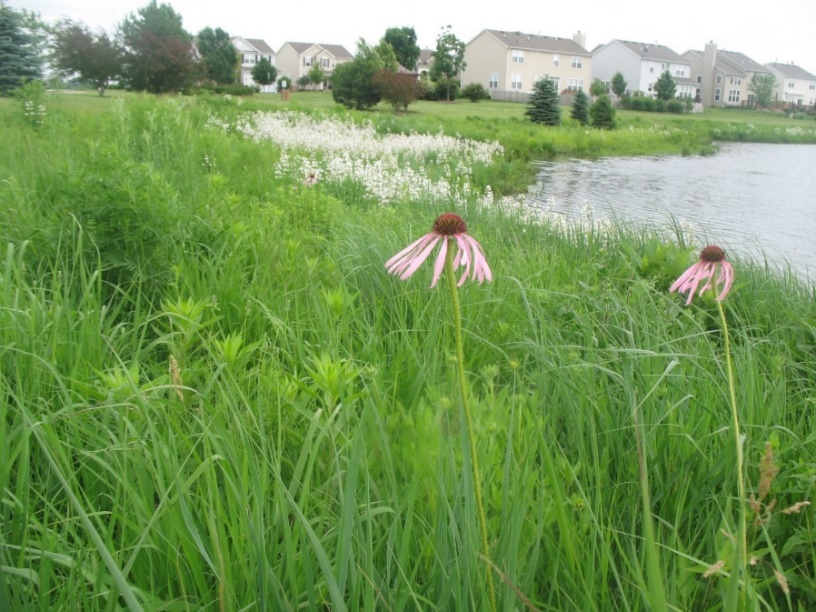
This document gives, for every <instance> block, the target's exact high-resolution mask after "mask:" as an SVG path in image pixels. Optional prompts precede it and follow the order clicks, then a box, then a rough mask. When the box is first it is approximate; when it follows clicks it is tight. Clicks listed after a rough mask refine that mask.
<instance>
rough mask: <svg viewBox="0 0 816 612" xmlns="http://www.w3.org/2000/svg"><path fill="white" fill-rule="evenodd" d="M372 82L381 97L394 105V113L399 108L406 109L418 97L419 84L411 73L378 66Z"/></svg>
mask: <svg viewBox="0 0 816 612" xmlns="http://www.w3.org/2000/svg"><path fill="white" fill-rule="evenodd" d="M374 83H375V84H376V85H377V87H378V88H379V90H380V93H381V94H382V97H383V99H384V100H385V101H386V102H388V103H389V104H390V105H391V106H392V107H394V112H395V113H396V112H398V111H399V110H400V109H402V110H404V111H407V110H408V106H409V105H410V104H413V103H414V102H416V100H417V98H418V97H419V84H418V81H417V79H416V76H415V75H413V74H409V73H404V72H394V71H392V70H386V69H385V68H380V69H379V70H378V71H377V72H376V73H375V74H374Z"/></svg>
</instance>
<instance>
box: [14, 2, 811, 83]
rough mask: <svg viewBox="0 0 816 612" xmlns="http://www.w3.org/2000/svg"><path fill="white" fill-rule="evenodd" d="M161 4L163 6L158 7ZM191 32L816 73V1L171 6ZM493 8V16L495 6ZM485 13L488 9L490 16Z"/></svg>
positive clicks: (95, 20)
mask: <svg viewBox="0 0 816 612" xmlns="http://www.w3.org/2000/svg"><path fill="white" fill-rule="evenodd" d="M148 3H149V0H10V1H9V2H8V4H9V5H10V6H12V7H14V8H18V9H19V8H26V9H29V10H32V11H34V12H38V13H40V15H41V17H42V18H43V20H45V21H46V22H49V23H50V22H53V21H56V20H57V19H59V18H61V17H70V18H71V19H74V20H77V21H82V22H84V23H86V24H88V25H89V26H91V28H93V29H99V28H101V29H104V30H106V31H107V32H108V33H113V32H114V30H115V29H116V26H117V24H119V23H120V22H121V21H122V20H123V19H124V18H125V17H126V16H127V15H129V14H130V13H135V12H136V11H137V10H138V9H139V8H141V7H143V6H146V5H147V4H148ZM160 3H161V2H160ZM169 4H170V5H171V6H172V7H173V8H174V9H175V11H176V12H177V13H179V14H181V16H182V19H183V25H184V28H185V29H186V30H187V31H188V32H190V33H192V34H195V33H197V32H199V31H200V30H201V29H203V28H205V27H207V26H210V27H212V28H217V27H220V28H222V29H224V30H226V31H227V32H229V33H230V34H231V35H233V36H236V35H238V36H243V37H245V38H262V39H264V40H265V41H266V42H267V43H268V44H269V46H270V47H272V49H274V50H275V51H277V50H278V49H280V47H281V46H282V45H283V43H284V42H286V41H294V42H318V43H327V44H340V45H344V46H345V47H346V48H347V49H348V50H349V51H350V52H351V53H354V52H355V49H356V42H357V39H359V38H361V37H362V38H365V39H366V41H367V42H369V43H376V42H377V41H378V40H379V39H380V38H381V37H382V36H383V34H384V33H385V30H386V29H387V28H389V27H403V26H409V27H413V28H414V30H415V31H416V33H417V39H418V42H419V44H420V46H421V47H427V48H433V47H435V46H436V36H437V34H439V32H440V30H441V28H442V27H444V26H446V25H448V24H450V25H451V26H452V28H453V32H454V33H455V34H456V36H458V37H459V38H460V39H462V40H464V41H465V42H468V41H470V40H471V39H472V38H474V37H475V36H476V35H477V34H478V33H479V32H481V31H482V30H484V29H495V30H508V31H521V32H524V33H526V34H542V35H546V36H559V37H571V36H572V35H573V34H574V33H575V32H577V31H578V30H581V31H582V32H584V33H585V34H586V40H587V49H588V50H589V51H591V50H592V49H593V48H594V47H595V46H596V45H599V44H604V43H606V42H609V41H610V40H612V39H614V38H620V39H623V40H631V41H635V42H647V43H659V44H661V45H666V46H668V47H670V48H671V49H673V50H674V51H676V52H677V53H681V54H682V53H683V52H685V51H687V50H689V49H702V48H703V46H704V45H705V43H706V42H707V41H709V40H713V41H714V42H716V43H717V45H718V47H719V48H720V49H726V50H729V51H739V52H741V53H744V54H745V55H747V56H748V57H750V58H751V59H753V60H755V61H757V62H759V63H761V64H765V63H767V62H774V61H778V62H792V63H794V64H797V65H799V66H801V67H802V68H804V69H805V70H807V71H808V72H810V73H812V74H816V0H786V1H785V2H774V3H767V2H765V3H758V2H734V1H729V2H717V1H715V0H679V1H677V2H659V1H656V0H623V1H621V2H610V1H609V0H585V1H584V2H575V3H571V2H558V3H556V2H544V1H543V0H516V1H515V2H509V3H508V4H506V5H505V4H504V3H503V2H497V3H496V4H492V3H491V2H487V1H484V2H474V1H473V0H467V1H466V0H408V1H404V2H388V1H383V0H345V1H343V0H301V1H296V0H290V1H289V2H286V1H284V2H263V3H262V2H258V1H257V0H256V1H254V2H225V1H224V0H172V1H171V2H169ZM491 6H492V7H495V8H488V7H491ZM483 7H484V8H483Z"/></svg>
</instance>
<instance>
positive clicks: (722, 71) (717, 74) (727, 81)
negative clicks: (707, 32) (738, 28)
mask: <svg viewBox="0 0 816 612" xmlns="http://www.w3.org/2000/svg"><path fill="white" fill-rule="evenodd" d="M683 57H684V58H686V59H687V60H688V61H689V62H691V71H692V75H693V77H694V97H695V99H698V98H699V101H700V102H702V103H703V106H745V105H746V104H752V103H753V100H754V97H755V96H754V94H753V93H752V92H751V90H750V85H751V79H752V78H753V76H754V75H755V74H770V73H771V70H770V69H769V68H768V67H766V66H763V65H762V64H759V63H758V62H755V61H754V60H752V59H751V58H750V57H748V56H747V55H745V54H743V53H738V52H736V51H723V50H720V49H717V45H716V44H715V43H714V42H709V43H706V45H705V49H704V50H703V51H693V50H690V51H686V52H685V53H684V54H683Z"/></svg>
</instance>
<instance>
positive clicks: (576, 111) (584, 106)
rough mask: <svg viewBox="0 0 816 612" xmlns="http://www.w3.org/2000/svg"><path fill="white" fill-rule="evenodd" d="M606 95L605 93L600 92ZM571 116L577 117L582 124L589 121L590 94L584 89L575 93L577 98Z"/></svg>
mask: <svg viewBox="0 0 816 612" xmlns="http://www.w3.org/2000/svg"><path fill="white" fill-rule="evenodd" d="M600 95H602V96H603V95H605V94H600ZM570 117H572V118H573V119H575V120H576V121H577V122H578V123H580V124H581V125H586V124H587V123H589V96H587V95H586V94H585V93H584V92H583V90H578V91H577V92H576V93H575V100H574V101H573V103H572V111H571V112H570Z"/></svg>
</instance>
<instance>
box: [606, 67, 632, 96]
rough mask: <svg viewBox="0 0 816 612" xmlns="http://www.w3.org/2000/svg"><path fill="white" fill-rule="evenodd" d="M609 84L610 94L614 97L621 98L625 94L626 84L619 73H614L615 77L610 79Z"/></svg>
mask: <svg viewBox="0 0 816 612" xmlns="http://www.w3.org/2000/svg"><path fill="white" fill-rule="evenodd" d="M610 84H611V85H612V93H614V94H615V95H616V96H618V97H621V96H623V94H625V93H626V86H627V85H628V83H627V82H626V79H624V78H623V75H622V74H621V73H620V72H616V73H615V76H613V77H612V82H611V83H610Z"/></svg>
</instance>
